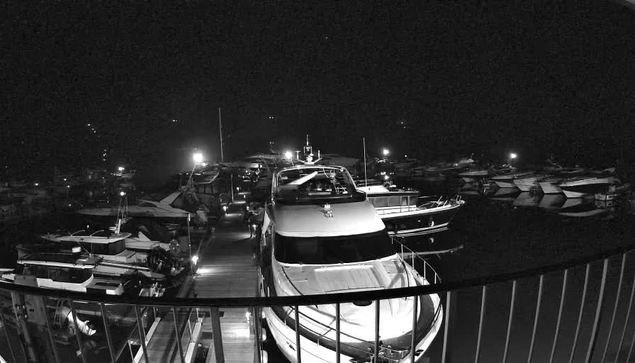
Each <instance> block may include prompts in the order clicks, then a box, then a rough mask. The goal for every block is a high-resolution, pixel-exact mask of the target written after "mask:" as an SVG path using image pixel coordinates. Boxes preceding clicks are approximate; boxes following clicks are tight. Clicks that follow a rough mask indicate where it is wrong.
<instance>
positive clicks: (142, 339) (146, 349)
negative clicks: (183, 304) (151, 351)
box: [132, 305, 157, 363]
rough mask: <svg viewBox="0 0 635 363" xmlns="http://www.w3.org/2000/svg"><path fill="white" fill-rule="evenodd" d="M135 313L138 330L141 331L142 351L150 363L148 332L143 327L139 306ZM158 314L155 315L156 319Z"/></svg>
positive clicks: (136, 307)
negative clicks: (147, 344)
mask: <svg viewBox="0 0 635 363" xmlns="http://www.w3.org/2000/svg"><path fill="white" fill-rule="evenodd" d="M134 313H135V316H136V317H137V329H138V330H139V340H141V350H142V351H143V358H144V360H145V361H146V363H150V358H149V357H148V347H147V346H146V331H145V330H144V327H143V321H142V319H141V314H140V313H139V306H137V305H135V306H134ZM156 318H157V317H156V314H155V315H154V319H156ZM134 358H135V357H134V355H132V360H133V361H134Z"/></svg>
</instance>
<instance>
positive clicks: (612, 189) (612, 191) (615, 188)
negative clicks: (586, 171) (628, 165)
mask: <svg viewBox="0 0 635 363" xmlns="http://www.w3.org/2000/svg"><path fill="white" fill-rule="evenodd" d="M630 190H631V186H630V184H628V183H626V184H622V185H610V186H609V187H608V189H607V190H606V191H602V192H599V193H595V195H594V197H595V200H597V201H601V202H609V201H614V200H616V199H619V198H620V197H621V196H623V195H625V194H626V193H627V192H628V191H630Z"/></svg>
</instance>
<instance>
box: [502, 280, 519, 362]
mask: <svg viewBox="0 0 635 363" xmlns="http://www.w3.org/2000/svg"><path fill="white" fill-rule="evenodd" d="M516 285H517V280H514V281H513V282H512V301H511V302H510V304H509V318H508V319H507V337H506V338H505V349H504V350H503V363H506V362H507V352H508V351H509V337H510V336H511V333H512V321H513V317H514V305H515V304H516Z"/></svg>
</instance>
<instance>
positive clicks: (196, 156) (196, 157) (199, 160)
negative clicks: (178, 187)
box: [187, 153, 204, 186]
mask: <svg viewBox="0 0 635 363" xmlns="http://www.w3.org/2000/svg"><path fill="white" fill-rule="evenodd" d="M192 159H193V160H194V167H192V172H191V173H190V178H189V180H188V182H187V185H188V186H192V178H193V177H194V170H196V165H198V164H200V163H202V162H203V160H204V159H203V154H201V153H194V154H192Z"/></svg>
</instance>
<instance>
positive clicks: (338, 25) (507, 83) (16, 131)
mask: <svg viewBox="0 0 635 363" xmlns="http://www.w3.org/2000/svg"><path fill="white" fill-rule="evenodd" d="M226 3H230V2H213V1H210V2H203V1H200V2H197V1H190V2H179V1H165V2H161V1H146V2H143V1H114V2H110V1H103V2H102V1H86V2H74V1H65V2H22V1H6V2H3V3H2V4H1V5H0V21H1V24H2V25H1V28H0V29H1V33H0V69H1V73H0V74H1V82H2V87H1V92H2V95H1V97H0V110H1V111H2V112H1V113H0V118H1V120H2V125H1V129H0V159H1V160H0V161H1V162H2V164H1V165H4V166H5V170H8V171H7V173H8V174H9V176H10V177H11V176H15V177H24V178H42V177H45V176H47V175H52V172H53V170H54V168H55V167H57V168H58V170H62V171H64V170H67V169H69V168H72V167H76V168H77V167H89V166H90V167H108V168H112V167H114V166H115V165H118V164H120V163H124V162H125V163H127V164H128V165H130V166H131V167H135V168H137V169H138V170H140V171H142V172H144V173H145V175H146V176H149V175H153V176H155V175H156V176H158V175H162V174H166V175H167V174H168V173H172V172H176V171H179V170H184V169H188V168H189V167H190V166H191V161H190V160H191V159H190V154H191V150H192V149H193V148H199V149H201V150H203V151H204V152H205V154H206V155H207V157H208V158H209V159H210V160H211V161H215V160H216V161H218V159H219V143H218V139H219V138H218V133H219V130H218V108H219V107H221V108H222V120H223V133H224V139H225V159H235V158H238V157H240V156H245V155H249V154H251V153H254V152H257V151H266V150H267V148H268V143H269V141H275V142H276V143H277V145H279V147H280V148H286V147H292V148H294V149H298V148H300V147H301V145H302V143H303V142H304V137H305V136H304V135H305V134H307V133H309V134H311V137H312V140H313V144H314V146H315V147H317V148H319V149H320V150H321V151H323V152H335V153H341V154H346V155H350V156H361V154H362V150H361V148H362V137H366V139H367V143H368V149H369V150H368V152H369V154H376V153H377V152H378V151H379V150H380V148H381V147H383V146H387V147H389V148H390V149H391V150H393V154H396V155H403V154H408V155H409V156H414V157H418V158H420V159H422V160H425V161H432V160H441V159H452V158H455V157H458V156H461V155H469V154H470V153H475V155H476V156H477V157H483V158H492V159H494V160H497V159H500V160H501V161H502V160H504V155H505V153H506V152H508V151H510V150H513V151H517V152H518V153H519V155H520V157H521V159H520V160H519V161H521V160H524V161H526V162H537V161H540V160H544V159H545V158H546V157H547V156H548V155H549V154H551V153H554V154H555V155H556V157H558V158H559V159H561V160H563V161H565V162H569V163H573V162H578V163H586V164H594V163H595V164H615V162H616V160H617V159H618V158H621V159H622V162H624V161H628V160H633V158H634V156H635V155H633V154H634V153H633V141H632V140H633V136H634V135H635V122H634V121H633V120H632V118H633V112H634V111H635V52H634V51H635V47H634V43H635V40H634V39H635V37H634V34H635V17H634V15H635V13H634V12H633V10H631V9H629V8H627V7H625V6H623V5H621V4H619V3H616V2H611V1H553V0H550V1H469V2H468V1H461V2H429V3H428V2H420V1H413V2H408V3H401V2H385V3H383V2H361V3H354V2H350V1H341V2H332V3H331V2H319V3H318V2H306V4H304V3H303V4H299V3H298V2H290V3H283V2H266V1H265V2H246V1H245V2H236V3H237V4H233V5H231V6H227V5H226ZM271 117H273V119H271ZM88 124H90V126H88ZM104 150H106V153H107V157H106V162H105V163H104V162H103V160H102V153H103V152H104Z"/></svg>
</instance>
